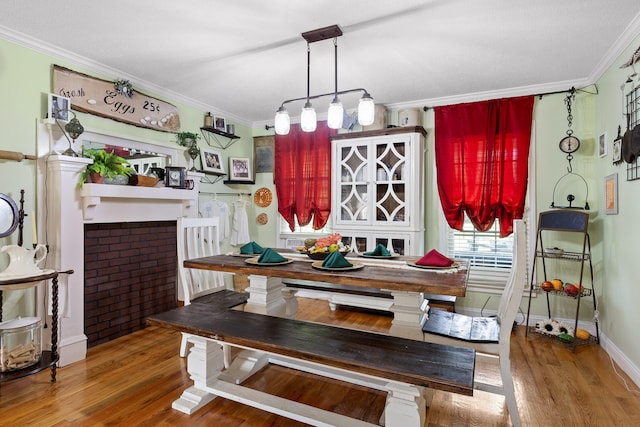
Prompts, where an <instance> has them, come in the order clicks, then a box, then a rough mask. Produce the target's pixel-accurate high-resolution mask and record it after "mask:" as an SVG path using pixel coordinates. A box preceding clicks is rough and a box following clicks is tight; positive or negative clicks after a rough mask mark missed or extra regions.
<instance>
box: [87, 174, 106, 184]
mask: <svg viewBox="0 0 640 427" xmlns="http://www.w3.org/2000/svg"><path fill="white" fill-rule="evenodd" d="M89 178H90V179H91V182H92V183H94V184H102V183H104V175H100V174H99V173H97V172H90V173H89Z"/></svg>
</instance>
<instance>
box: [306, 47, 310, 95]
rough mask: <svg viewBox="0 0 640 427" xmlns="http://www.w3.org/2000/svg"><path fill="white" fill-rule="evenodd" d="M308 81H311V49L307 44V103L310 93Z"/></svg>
mask: <svg viewBox="0 0 640 427" xmlns="http://www.w3.org/2000/svg"><path fill="white" fill-rule="evenodd" d="M310 80H311V48H310V45H309V43H307V102H309V91H310V87H311V86H310V83H309V82H310Z"/></svg>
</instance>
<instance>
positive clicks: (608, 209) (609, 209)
mask: <svg viewBox="0 0 640 427" xmlns="http://www.w3.org/2000/svg"><path fill="white" fill-rule="evenodd" d="M604 212H605V213H606V214H607V215H615V214H617V213H618V174H617V173H612V174H611V175H607V176H605V177H604Z"/></svg>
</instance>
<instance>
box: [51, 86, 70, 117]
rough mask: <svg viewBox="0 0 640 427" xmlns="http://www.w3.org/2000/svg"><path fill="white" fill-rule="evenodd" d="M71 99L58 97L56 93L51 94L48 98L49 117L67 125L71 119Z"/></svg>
mask: <svg viewBox="0 0 640 427" xmlns="http://www.w3.org/2000/svg"><path fill="white" fill-rule="evenodd" d="M70 109H71V99H69V98H67V97H65V96H61V95H58V94H56V93H50V94H49V96H48V107H47V117H48V118H50V119H54V120H58V121H59V122H63V123H67V122H68V121H69V120H71V118H70V117H69V116H70V115H71V112H70V111H69V110H70Z"/></svg>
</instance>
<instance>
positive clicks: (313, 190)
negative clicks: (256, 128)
mask: <svg viewBox="0 0 640 427" xmlns="http://www.w3.org/2000/svg"><path fill="white" fill-rule="evenodd" d="M334 133H336V130H334V129H329V127H328V126H327V123H326V122H318V126H317V129H316V131H315V132H303V131H302V129H300V125H298V124H292V125H291V129H290V131H289V134H288V135H276V143H275V165H274V180H275V185H276V194H277V196H278V212H280V214H281V215H282V216H283V217H284V219H285V220H286V221H287V222H288V223H289V229H291V231H294V229H295V220H296V218H297V220H298V224H300V225H307V224H309V223H310V222H311V221H312V220H313V228H314V229H315V230H317V229H320V228H322V227H324V225H325V224H326V223H327V221H328V220H329V214H330V213H331V141H330V140H329V136H330V135H333V134H334Z"/></svg>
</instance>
